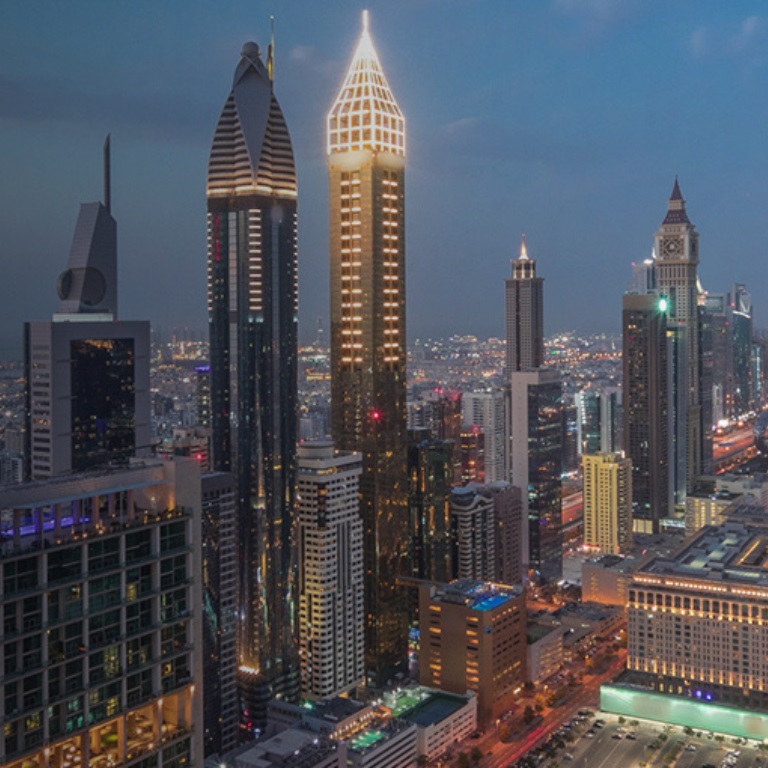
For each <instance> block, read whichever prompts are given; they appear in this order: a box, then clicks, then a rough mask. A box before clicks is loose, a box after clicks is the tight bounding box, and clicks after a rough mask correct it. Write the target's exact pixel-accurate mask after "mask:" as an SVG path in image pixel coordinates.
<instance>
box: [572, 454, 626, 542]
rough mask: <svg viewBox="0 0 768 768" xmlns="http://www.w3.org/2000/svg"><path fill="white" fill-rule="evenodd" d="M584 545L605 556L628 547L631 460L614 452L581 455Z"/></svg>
mask: <svg viewBox="0 0 768 768" xmlns="http://www.w3.org/2000/svg"><path fill="white" fill-rule="evenodd" d="M582 460H583V463H584V544H585V545H587V546H588V547H595V548H596V549H599V550H600V551H601V552H604V553H605V554H609V555H618V554H622V553H626V552H627V551H628V550H629V548H630V547H631V546H632V462H631V461H630V460H629V459H627V458H624V456H622V455H621V454H618V453H597V454H594V455H584V457H583V459H582Z"/></svg>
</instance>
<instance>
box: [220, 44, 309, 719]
mask: <svg viewBox="0 0 768 768" xmlns="http://www.w3.org/2000/svg"><path fill="white" fill-rule="evenodd" d="M271 59H272V57H271V49H270V56H269V61H268V62H267V64H266V65H265V64H264V63H263V62H262V60H261V53H260V50H259V47H258V46H257V45H256V44H255V43H246V44H245V45H244V46H243V50H242V53H241V57H240V62H239V64H238V66H237V69H236V71H235V78H234V83H233V86H232V90H231V91H230V94H229V96H228V98H227V101H226V103H225V104H224V109H223V110H222V113H221V117H220V119H219V123H218V125H217V127H216V134H215V136H214V139H213V146H212V148H211V156H210V162H209V166H208V189H207V192H208V320H209V330H210V342H211V422H212V428H213V445H212V448H213V462H214V468H215V469H216V470H218V471H226V472H232V473H233V474H234V475H235V478H236V483H237V504H238V529H239V531H238V533H239V535H238V542H239V552H238V562H239V572H240V576H239V580H240V585H239V586H240V590H239V595H240V596H239V602H240V604H239V612H238V613H239V618H240V626H239V630H238V634H239V637H238V641H239V642H238V656H239V683H240V692H241V705H242V708H243V719H244V722H245V724H246V726H248V725H249V724H253V725H258V724H261V723H263V722H264V719H265V716H266V704H267V701H268V700H269V698H270V697H271V696H275V695H277V696H281V695H282V696H287V697H293V696H295V695H297V694H298V690H299V686H298V682H299V681H298V664H297V659H296V644H295V588H294V579H295V573H294V568H293V566H294V550H293V527H294V486H295V464H296V437H297V435H296V430H297V286H296V277H297V274H296V269H297V267H296V198H297V184H296V172H295V168H294V161H293V149H292V147H291V140H290V136H289V134H288V129H287V127H286V124H285V119H284V118H283V113H282V111H281V109H280V105H279V104H278V102H277V99H276V98H275V95H274V89H273V81H272V76H271V74H272V65H271Z"/></svg>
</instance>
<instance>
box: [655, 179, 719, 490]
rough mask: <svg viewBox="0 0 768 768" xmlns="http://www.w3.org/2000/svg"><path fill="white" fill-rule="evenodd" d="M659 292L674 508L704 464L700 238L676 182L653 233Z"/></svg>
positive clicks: (706, 426)
mask: <svg viewBox="0 0 768 768" xmlns="http://www.w3.org/2000/svg"><path fill="white" fill-rule="evenodd" d="M655 250H656V254H657V261H656V273H657V279H658V287H657V290H658V293H659V295H660V296H661V297H662V298H664V299H666V301H667V302H668V304H669V314H668V317H667V333H668V336H669V360H670V380H669V382H668V384H669V392H670V396H669V422H670V433H669V445H670V457H669V458H670V470H671V475H670V477H671V487H672V494H673V498H674V502H675V504H682V503H683V502H684V501H685V496H686V493H687V492H688V491H692V490H693V487H694V483H695V482H696V478H697V477H698V476H699V475H700V474H701V471H702V465H703V462H704V443H705V441H704V431H705V429H709V428H710V427H711V425H704V424H703V419H702V375H701V374H702V367H701V343H700V342H701V340H700V319H699V288H698V275H697V268H698V264H699V235H698V233H697V232H696V228H695V227H694V226H693V224H692V223H691V221H690V219H689V218H688V213H687V212H686V209H685V200H683V196H682V194H681V192H680V185H679V184H678V183H677V179H675V186H674V188H673V189H672V196H671V197H670V199H669V207H668V210H667V215H666V216H665V218H664V221H663V222H662V224H661V228H660V229H659V231H658V232H657V233H656V240H655Z"/></svg>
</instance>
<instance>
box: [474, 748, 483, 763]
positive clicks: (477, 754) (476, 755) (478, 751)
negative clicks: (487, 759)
mask: <svg viewBox="0 0 768 768" xmlns="http://www.w3.org/2000/svg"><path fill="white" fill-rule="evenodd" d="M482 759H483V750H482V749H480V747H472V762H473V763H474V764H475V765H477V764H478V763H479V762H480V761H481V760H482Z"/></svg>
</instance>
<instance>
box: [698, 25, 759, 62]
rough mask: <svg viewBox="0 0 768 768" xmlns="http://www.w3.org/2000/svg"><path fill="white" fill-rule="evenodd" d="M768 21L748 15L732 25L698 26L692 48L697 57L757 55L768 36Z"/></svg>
mask: <svg viewBox="0 0 768 768" xmlns="http://www.w3.org/2000/svg"><path fill="white" fill-rule="evenodd" d="M766 26H767V25H766V22H765V21H764V20H763V19H761V18H760V17H759V16H747V18H745V19H743V20H742V21H740V22H739V23H738V24H737V25H735V26H734V25H730V27H725V28H723V27H706V26H701V27H697V28H696V29H695V30H694V31H693V33H692V34H691V37H690V41H689V44H690V50H691V53H692V54H693V55H694V56H696V57H703V56H715V57H719V58H722V57H728V56H731V57H736V56H744V55H750V56H752V55H756V54H759V53H760V49H761V47H762V44H763V42H764V38H765V36H766V34H765V33H766Z"/></svg>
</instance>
